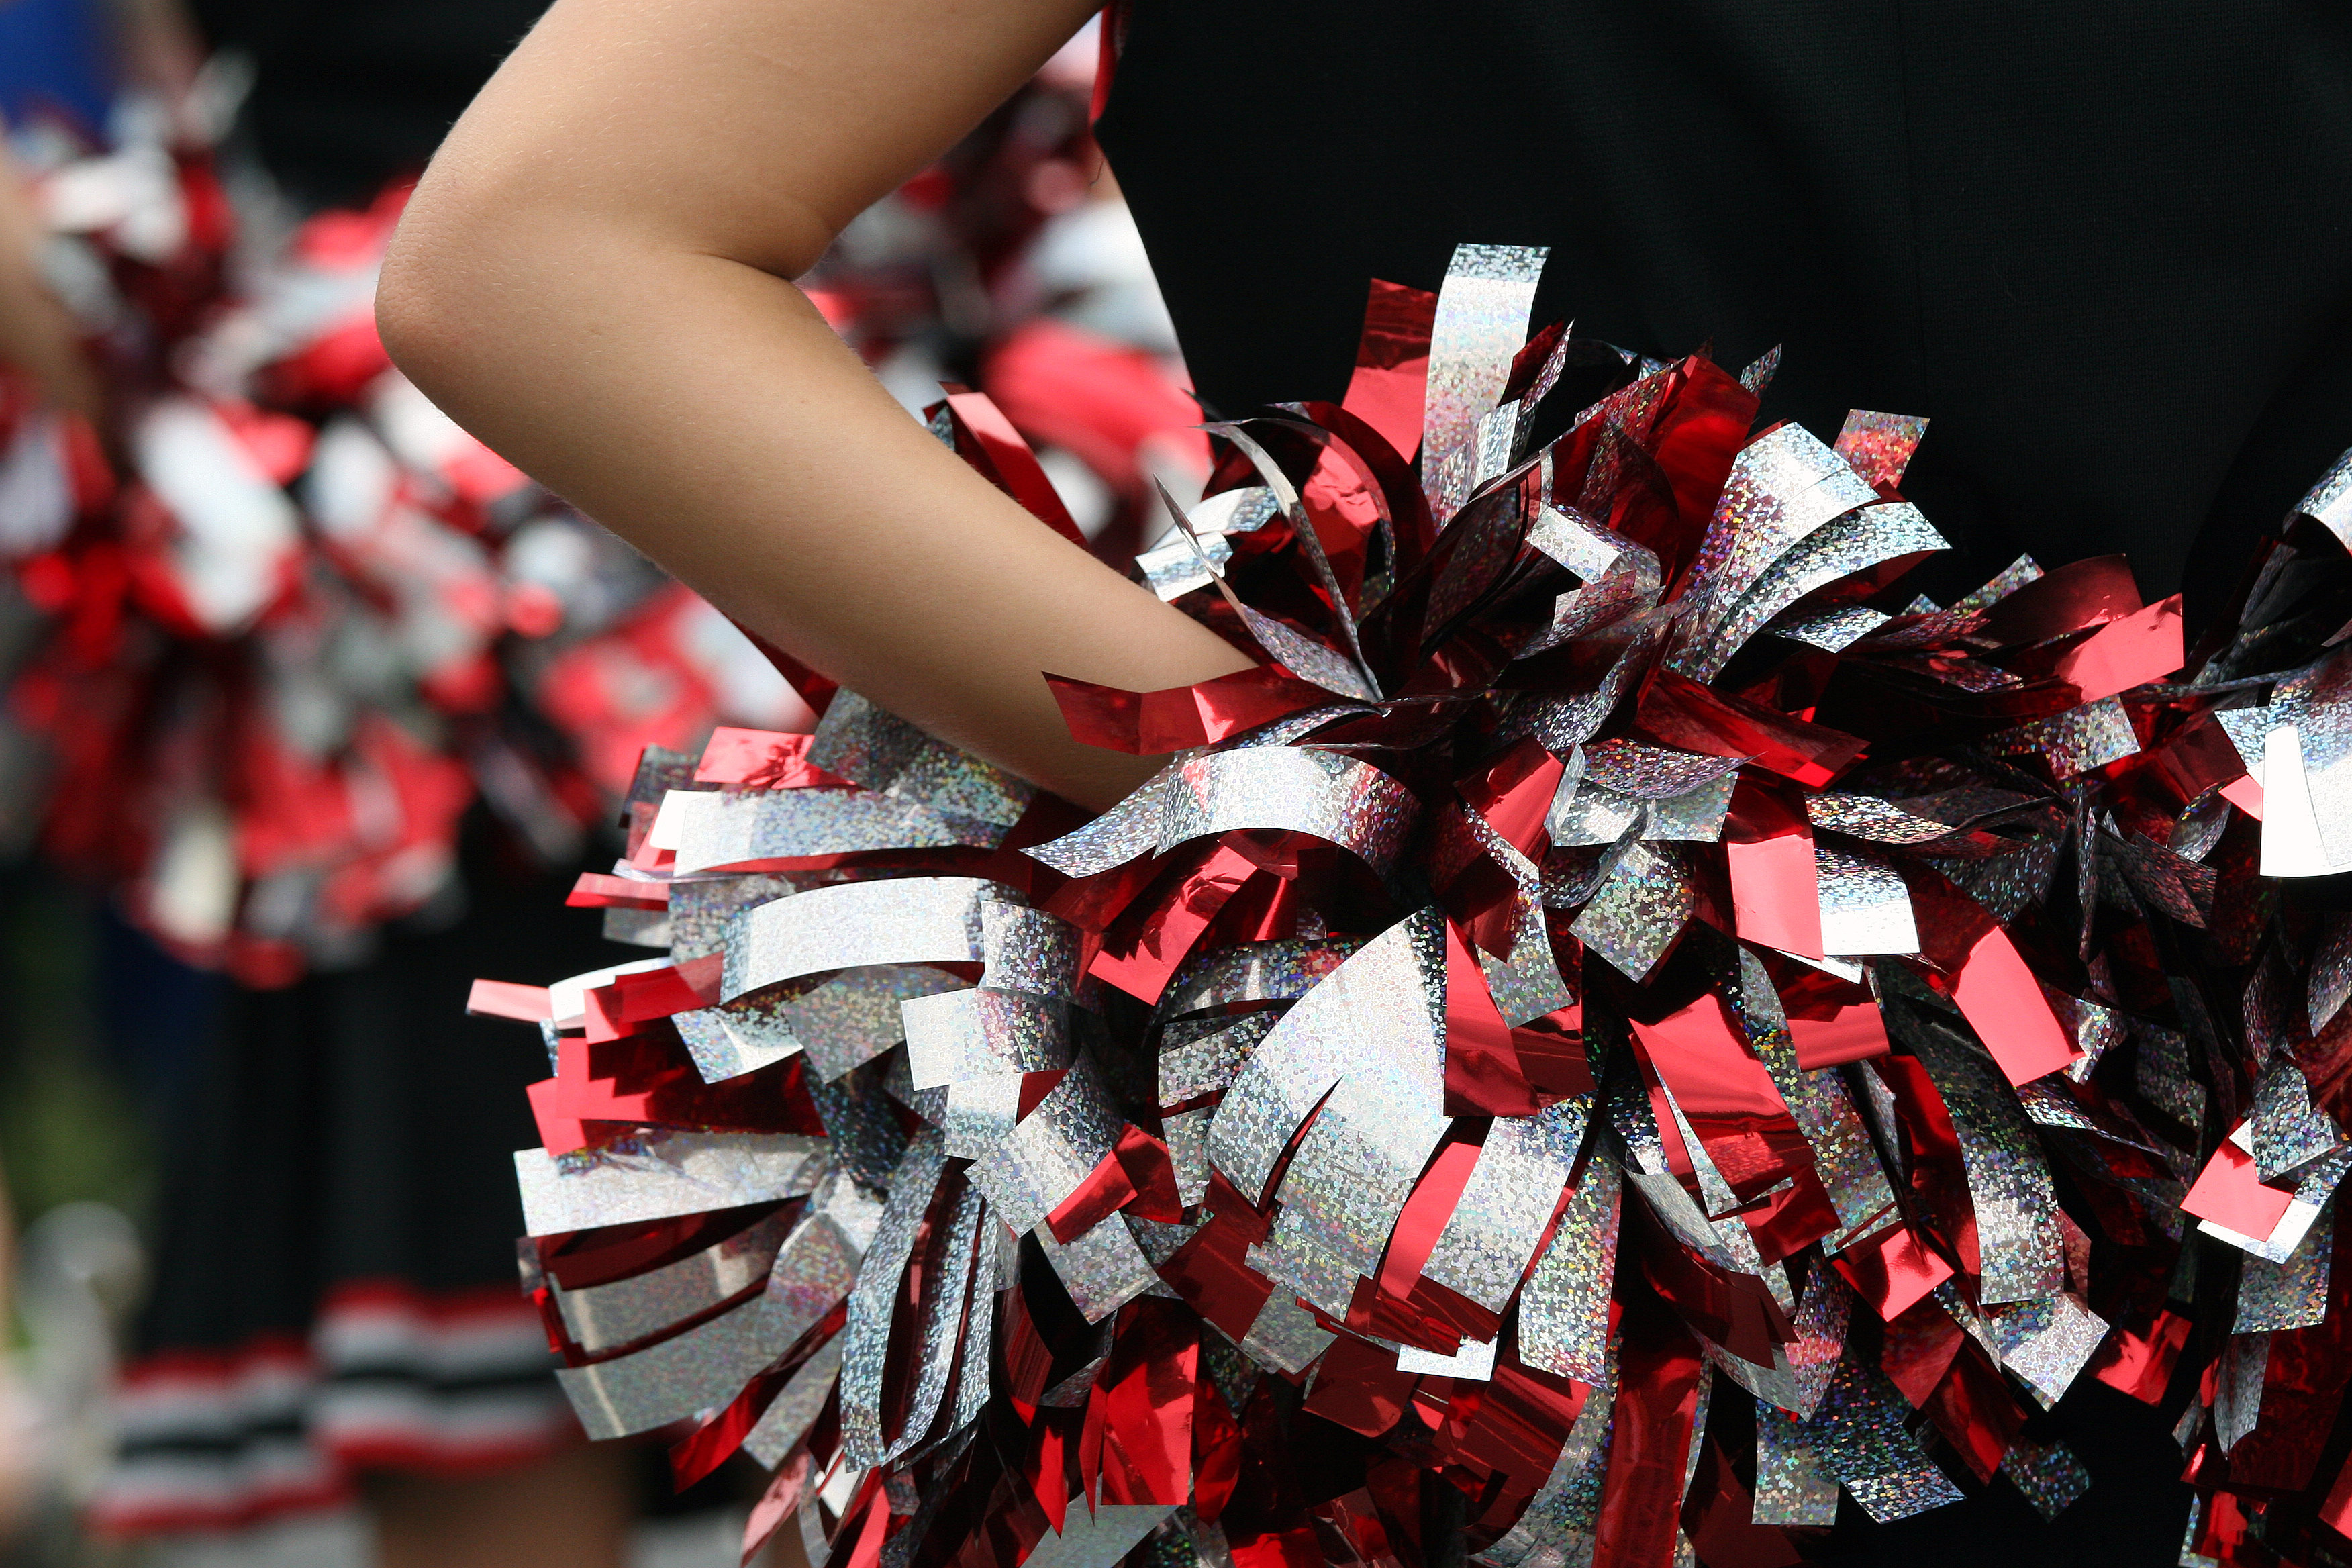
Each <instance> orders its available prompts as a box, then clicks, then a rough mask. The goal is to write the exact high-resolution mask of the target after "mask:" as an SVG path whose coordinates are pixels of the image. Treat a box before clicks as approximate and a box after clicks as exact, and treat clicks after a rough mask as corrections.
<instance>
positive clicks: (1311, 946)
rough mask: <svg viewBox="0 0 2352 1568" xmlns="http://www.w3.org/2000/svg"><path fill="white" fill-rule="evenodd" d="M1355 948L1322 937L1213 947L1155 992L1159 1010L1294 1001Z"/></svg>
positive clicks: (1167, 1013) (1177, 1012)
mask: <svg viewBox="0 0 2352 1568" xmlns="http://www.w3.org/2000/svg"><path fill="white" fill-rule="evenodd" d="M1354 951H1355V948H1354V946H1353V945H1352V944H1351V943H1349V942H1345V941H1342V940H1339V939H1335V938H1323V937H1294V938H1289V939H1286V940H1284V941H1280V942H1245V943H1243V944H1242V945H1240V946H1237V947H1223V948H1218V949H1217V950H1215V951H1214V952H1208V953H1203V954H1202V955H1201V957H1199V958H1198V959H1196V960H1194V961H1193V962H1192V963H1190V964H1188V965H1187V966H1186V967H1184V968H1182V969H1180V970H1178V971H1177V972H1176V977H1175V978H1174V979H1173V980H1171V981H1170V982H1169V983H1168V989H1167V990H1166V991H1165V992H1163V993H1161V994H1160V1008H1159V1011H1160V1014H1161V1015H1162V1016H1169V1017H1175V1016H1181V1015H1183V1014H1186V1013H1194V1012H1198V1011H1200V1010H1202V1008H1206V1007H1237V1006H1242V1005H1247V1004H1250V1003H1255V1002H1288V1001H1295V1000H1297V998H1298V997H1301V996H1304V995H1306V994H1307V992H1309V991H1311V990H1313V989H1314V988H1315V987H1316V986H1317V985H1319V984H1322V983H1323V981H1324V980H1325V979H1326V978H1327V977H1328V975H1330V974H1331V973H1332V972H1333V971H1335V970H1337V969H1338V968H1339V965H1340V964H1342V963H1345V962H1347V959H1348V955H1349V953H1351V952H1354Z"/></svg>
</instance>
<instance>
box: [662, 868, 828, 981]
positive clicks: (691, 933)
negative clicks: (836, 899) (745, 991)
mask: <svg viewBox="0 0 2352 1568" xmlns="http://www.w3.org/2000/svg"><path fill="white" fill-rule="evenodd" d="M814 885H815V884H814V882H813V881H811V880H810V879H806V878H796V877H788V876H783V875H780V874H777V873H772V872H761V873H759V874H756V875H751V876H743V877H709V878H703V879H695V878H684V879H679V880H677V881H673V882H671V883H669V884H668V886H669V932H670V941H669V955H670V959H671V962H673V963H676V962H678V961H681V960H684V959H689V958H703V957H707V956H709V954H711V953H715V952H726V951H727V922H728V921H731V920H733V919H734V918H735V917H736V916H737V915H739V914H740V913H742V912H743V911H744V910H748V909H751V908H752V907H754V906H755V905H759V904H764V903H769V902H771V901H772V900H777V899H781V898H784V897H786V896H788V895H790V894H793V893H797V892H800V891H801V890H802V889H805V888H809V887H813V886H814Z"/></svg>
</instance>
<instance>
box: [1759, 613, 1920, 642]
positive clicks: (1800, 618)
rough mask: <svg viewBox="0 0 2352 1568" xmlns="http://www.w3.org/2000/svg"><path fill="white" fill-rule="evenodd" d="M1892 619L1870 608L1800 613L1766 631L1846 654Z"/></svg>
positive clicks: (1785, 618) (1771, 626)
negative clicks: (1845, 652) (1847, 650)
mask: <svg viewBox="0 0 2352 1568" xmlns="http://www.w3.org/2000/svg"><path fill="white" fill-rule="evenodd" d="M1892 619H1894V617H1893V616H1889V615H1887V614H1886V613H1885V611H1883V610H1874V609H1872V608H1871V607H1870V606H1869V605H1846V606H1845V607H1844V608H1843V609H1836V610H1822V611H1821V612H1819V613H1818V614H1808V613H1802V612H1800V613H1798V614H1794V615H1791V616H1783V617H1782V618H1781V619H1780V620H1778V621H1775V622H1773V623H1772V624H1771V625H1769V626H1766V627H1765V628H1764V629H1765V630H1767V631H1769V632H1770V633H1772V634H1773V635H1774V636H1776V637H1787V638H1788V639H1789V640H1790V642H1801V643H1803V644H1805V645H1806V646H1807V647H1817V648H1820V649H1821V650H1822V652H1824V653H1843V652H1844V651H1845V650H1846V649H1848V648H1850V647H1853V645H1854V644H1855V643H1858V642H1860V641H1861V640H1862V639H1863V638H1864V637H1868V636H1869V635H1870V634H1871V633H1873V632H1874V631H1876V630H1878V629H1879V627H1881V626H1885V625H1886V623H1887V622H1888V621H1890V620H1892Z"/></svg>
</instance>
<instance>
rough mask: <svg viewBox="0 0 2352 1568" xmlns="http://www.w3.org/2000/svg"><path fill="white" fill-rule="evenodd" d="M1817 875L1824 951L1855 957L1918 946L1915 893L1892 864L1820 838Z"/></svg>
mask: <svg viewBox="0 0 2352 1568" xmlns="http://www.w3.org/2000/svg"><path fill="white" fill-rule="evenodd" d="M1813 875H1814V878H1815V879H1816V880H1817V882H1818V883H1819V885H1820V888H1821V907H1822V952H1825V953H1828V954H1829V955H1831V956H1832V957H1848V958H1852V957H1860V956H1864V955H1866V954H1871V953H1883V952H1918V951H1919V928H1918V926H1917V924H1916V922H1915V921H1913V919H1912V915H1911V894H1910V891H1909V889H1906V887H1905V886H1904V884H1903V879H1902V877H1901V876H1900V875H1899V874H1897V872H1896V871H1895V868H1894V867H1892V866H1889V865H1887V864H1886V863H1885V861H1882V860H1873V859H1870V858H1866V857H1864V856H1861V855H1850V854H1847V853H1846V852H1845V851H1843V850H1842V849H1832V848H1831V847H1828V846H1827V845H1825V844H1816V845H1815V846H1814V847H1813Z"/></svg>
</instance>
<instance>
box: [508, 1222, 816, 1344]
mask: <svg viewBox="0 0 2352 1568" xmlns="http://www.w3.org/2000/svg"><path fill="white" fill-rule="evenodd" d="M792 1224H793V1216H791V1215H784V1214H773V1215H769V1216H768V1217H767V1218H766V1219H763V1220H761V1221H760V1222H759V1223H758V1224H756V1225H753V1226H749V1227H747V1228H745V1229H743V1230H740V1231H738V1232H736V1233H735V1234H734V1235H733V1236H730V1237H728V1238H727V1239H726V1240H724V1241H721V1242H719V1243H718V1244H717V1245H715V1246H712V1247H704V1248H703V1249H702V1250H701V1251H700V1252H697V1253H694V1254H692V1255H691V1256H689V1257H687V1258H680V1259H679V1260H678V1261H677V1262H676V1263H672V1264H668V1265H667V1266H665V1267H663V1268H656V1269H653V1270H651V1271H649V1272H647V1273H644V1274H635V1275H631V1276H630V1277H629V1278H627V1279H616V1280H614V1281H613V1282H612V1283H611V1284H609V1285H593V1286H590V1287H588V1288H586V1289H579V1290H567V1289H564V1288H563V1287H562V1285H561V1284H558V1283H555V1282H554V1281H552V1280H551V1281H550V1282H549V1289H550V1292H551V1294H552V1296H553V1297H554V1300H555V1304H556V1308H557V1310H559V1311H560V1312H561V1314H562V1318H563V1329H564V1332H565V1333H567V1334H569V1335H570V1336H571V1337H572V1343H574V1344H576V1345H578V1346H579V1347H580V1348H581V1349H582V1350H583V1351H592V1352H593V1351H608V1350H612V1349H614V1348H616V1347H618V1346H621V1345H625V1344H629V1343H631V1342H634V1341H637V1340H642V1339H647V1338H650V1337H651V1336H652V1335H654V1334H656V1333H658V1332H659V1331H662V1330H663V1329H666V1328H668V1327H669V1326H670V1325H672V1324H673V1323H678V1322H683V1321H685V1320H687V1319H688V1318H690V1317H693V1316H694V1315H695V1314H696V1313H698V1312H704V1311H708V1310H709V1309H711V1308H713V1307H716V1306H717V1305H719V1302H721V1301H724V1300H727V1299H728V1298H729V1297H730V1296H732V1295H734V1294H736V1293H737V1292H738V1291H740V1290H742V1289H746V1288H747V1287H749V1286H751V1284H752V1283H753V1282H755V1281H757V1280H760V1279H765V1278H767V1274H768V1269H769V1268H770V1267H771V1266H772V1264H773V1263H774V1262H775V1261H776V1252H777V1249H778V1248H780V1247H782V1245H783V1241H784V1234H785V1232H787V1231H788V1230H790V1229H791V1228H792Z"/></svg>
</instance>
